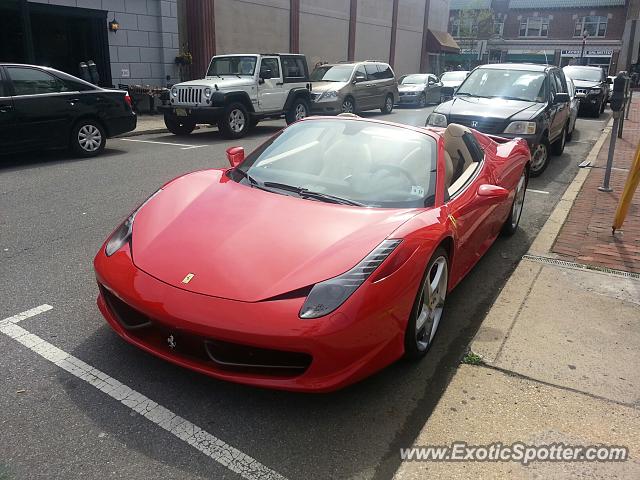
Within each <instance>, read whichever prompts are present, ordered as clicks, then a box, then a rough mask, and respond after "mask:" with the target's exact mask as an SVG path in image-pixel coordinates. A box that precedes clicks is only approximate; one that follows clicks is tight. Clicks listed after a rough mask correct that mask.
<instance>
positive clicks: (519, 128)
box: [504, 122, 536, 135]
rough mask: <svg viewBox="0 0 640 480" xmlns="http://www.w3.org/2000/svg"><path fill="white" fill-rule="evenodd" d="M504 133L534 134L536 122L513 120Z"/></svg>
mask: <svg viewBox="0 0 640 480" xmlns="http://www.w3.org/2000/svg"><path fill="white" fill-rule="evenodd" d="M504 133H511V134H514V135H523V134H526V135H533V134H535V133H536V122H511V123H510V124H509V126H508V127H507V128H505V130H504Z"/></svg>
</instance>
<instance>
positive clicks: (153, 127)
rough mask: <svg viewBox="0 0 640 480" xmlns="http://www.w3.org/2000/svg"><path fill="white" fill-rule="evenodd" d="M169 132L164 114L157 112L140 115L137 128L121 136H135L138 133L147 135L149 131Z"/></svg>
mask: <svg viewBox="0 0 640 480" xmlns="http://www.w3.org/2000/svg"><path fill="white" fill-rule="evenodd" d="M165 132H168V130H167V127H166V126H165V124H164V116H162V115H159V114H155V115H149V114H146V115H140V114H139V115H138V124H137V125H136V129H135V130H133V131H131V132H127V133H125V134H123V135H120V136H121V137H134V136H137V135H145V134H148V133H165Z"/></svg>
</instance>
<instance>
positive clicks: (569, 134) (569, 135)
mask: <svg viewBox="0 0 640 480" xmlns="http://www.w3.org/2000/svg"><path fill="white" fill-rule="evenodd" d="M569 125H571V119H569ZM575 129H576V124H575V122H573V128H572V129H571V131H570V132H567V142H570V141H571V139H572V138H573V132H574V131H575Z"/></svg>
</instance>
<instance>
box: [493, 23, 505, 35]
mask: <svg viewBox="0 0 640 480" xmlns="http://www.w3.org/2000/svg"><path fill="white" fill-rule="evenodd" d="M503 32H504V22H497V21H496V22H494V23H493V34H494V35H497V36H499V37H501V36H502V33H503Z"/></svg>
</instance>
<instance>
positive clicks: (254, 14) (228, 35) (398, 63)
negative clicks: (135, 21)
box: [178, 0, 455, 78]
mask: <svg viewBox="0 0 640 480" xmlns="http://www.w3.org/2000/svg"><path fill="white" fill-rule="evenodd" d="M178 5H179V12H180V15H179V16H180V36H181V44H182V47H183V50H185V51H189V52H190V53H192V55H193V58H194V64H193V65H192V69H191V70H192V71H191V76H192V77H194V78H196V77H200V76H202V75H203V74H204V71H205V69H206V65H207V63H208V61H209V59H210V57H211V56H213V55H214V54H225V53H249V52H292V53H304V54H305V55H306V56H307V61H308V63H309V66H310V68H311V69H312V68H313V66H314V65H315V64H317V63H318V62H339V61H345V60H366V59H375V60H380V61H384V62H388V63H390V64H391V65H392V66H393V67H394V69H395V71H396V74H398V75H400V74H404V73H411V72H418V71H431V70H432V68H431V67H433V62H434V61H436V60H437V58H438V56H439V55H440V53H441V51H440V44H439V43H438V42H433V41H429V38H442V35H443V34H444V35H448V34H447V33H446V31H447V22H448V18H449V0H178ZM429 30H433V31H436V32H437V33H438V35H435V36H434V35H429ZM211 33H213V36H211ZM207 35H208V37H209V38H205V37H207ZM451 42H453V40H452V39H451ZM445 43H446V42H445ZM453 44H454V45H455V42H453ZM443 48H453V47H452V45H449V46H448V47H446V46H445V47H443ZM430 61H431V65H430Z"/></svg>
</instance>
